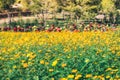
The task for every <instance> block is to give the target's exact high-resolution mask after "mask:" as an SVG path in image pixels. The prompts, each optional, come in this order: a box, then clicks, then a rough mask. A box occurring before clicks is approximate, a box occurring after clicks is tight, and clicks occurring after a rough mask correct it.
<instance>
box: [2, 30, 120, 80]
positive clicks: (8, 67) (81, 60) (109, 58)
mask: <svg viewBox="0 0 120 80" xmlns="http://www.w3.org/2000/svg"><path fill="white" fill-rule="evenodd" d="M0 79H1V80H87V79H89V80H107V79H108V80H110V79H111V80H113V79H114V80H118V79H120V31H119V30H118V31H116V32H112V31H108V32H99V31H98V32H69V31H62V32H24V33H22V32H17V33H15V32H0Z"/></svg>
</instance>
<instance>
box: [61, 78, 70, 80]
mask: <svg viewBox="0 0 120 80" xmlns="http://www.w3.org/2000/svg"><path fill="white" fill-rule="evenodd" d="M59 80H68V79H67V78H60V79H59Z"/></svg>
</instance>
